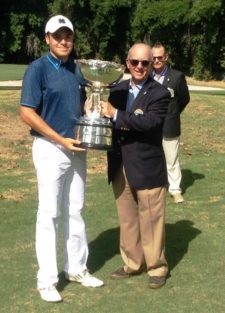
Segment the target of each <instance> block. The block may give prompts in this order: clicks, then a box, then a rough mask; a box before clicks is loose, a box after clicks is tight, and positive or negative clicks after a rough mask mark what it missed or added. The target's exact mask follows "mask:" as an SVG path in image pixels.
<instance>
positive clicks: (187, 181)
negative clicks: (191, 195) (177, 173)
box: [181, 169, 205, 193]
mask: <svg viewBox="0 0 225 313" xmlns="http://www.w3.org/2000/svg"><path fill="white" fill-rule="evenodd" d="M204 178H205V175H203V174H200V173H193V172H192V171H191V170H189V169H185V170H182V182H181V189H182V191H183V193H185V192H186V190H187V189H188V187H190V186H192V185H194V182H195V180H197V179H204Z"/></svg>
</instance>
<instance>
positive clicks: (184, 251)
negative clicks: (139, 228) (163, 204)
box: [0, 90, 225, 313]
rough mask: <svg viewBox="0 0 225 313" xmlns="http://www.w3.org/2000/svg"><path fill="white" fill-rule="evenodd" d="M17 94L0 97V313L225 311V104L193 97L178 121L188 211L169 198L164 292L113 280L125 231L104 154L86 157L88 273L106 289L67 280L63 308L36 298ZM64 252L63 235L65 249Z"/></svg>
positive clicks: (33, 202)
mask: <svg viewBox="0 0 225 313" xmlns="http://www.w3.org/2000/svg"><path fill="white" fill-rule="evenodd" d="M19 95H20V92H19V91H10V90H5V91H4V90H2V91H0V175H1V180H0V221H1V223H0V234H1V241H0V255H1V262H0V281H1V284H0V302H1V313H24V312H29V313H39V312H41V313H45V312H46V313H47V312H48V313H49V312H50V313H61V312H67V313H72V312H77V313H89V312H93V313H118V312H120V313H128V312H129V313H137V312H143V313H149V312H157V313H171V312H176V313H190V312H193V313H203V312H207V313H223V312H224V307H225V298H224V268H225V258H224V234H225V231H224V220H225V204H224V203H225V202H224V176H225V168H224V156H225V145H224V138H225V128H224V116H225V113H224V106H225V99H224V98H223V97H221V96H216V95H213V96H212V95H201V94H192V96H191V102H190V104H189V105H188V107H187V108H186V110H185V112H184V113H183V114H182V125H183V131H182V137H181V166H182V174H183V181H182V188H183V190H184V197H185V200H186V201H185V203H183V204H182V205H175V204H174V203H173V202H172V199H171V198H170V197H169V196H168V197H167V217H166V253H167V259H168V262H169V267H170V274H169V278H168V280H167V284H166V285H165V287H164V288H162V289H160V290H150V289H148V287H147V276H146V275H145V274H143V275H140V276H137V277H134V278H131V279H128V280H124V281H120V282H118V281H112V280H110V278H109V274H110V272H112V271H113V270H115V269H116V268H117V267H118V266H120V265H121V259H120V255H119V251H118V240H119V229H118V220H117V214H116V209H115V204H114V199H113V196H112V191H111V187H110V186H108V184H107V178H106V155H105V152H101V151H89V152H88V179H87V193H86V206H85V210H84V218H85V221H86V229H87V235H88V239H89V247H90V257H89V262H88V264H89V268H90V270H91V271H92V272H95V274H96V276H98V277H99V278H102V279H103V280H104V281H105V286H104V287H103V288H100V289H88V288H84V287H81V286H79V285H76V284H72V283H70V284H68V283H67V282H66V281H65V280H64V277H63V275H62V273H61V269H62V253H61V252H62V251H61V249H59V262H58V263H59V271H60V283H59V290H60V292H61V294H62V296H63V297H64V302H63V303H61V304H47V303H44V302H43V301H41V300H40V298H39V295H38V293H37V291H36V271H37V264H36V257H35V247H34V231H35V218H36V207H37V197H36V177H35V174H34V170H33V165H32V161H31V138H30V136H29V132H28V128H27V127H26V126H25V125H23V124H22V123H21V122H20V121H19V118H18V103H19ZM61 245H62V229H61V227H60V234H59V246H60V248H61Z"/></svg>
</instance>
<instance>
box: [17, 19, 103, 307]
mask: <svg viewBox="0 0 225 313" xmlns="http://www.w3.org/2000/svg"><path fill="white" fill-rule="evenodd" d="M45 40H46V43H47V45H49V50H50V51H49V53H48V54H47V55H45V56H43V57H41V58H40V59H38V60H36V61H34V62H33V63H32V64H31V65H30V66H29V67H28V70H27V71H26V73H25V76H24V80H23V87H22V95H21V107H20V115H21V118H22V120H23V121H24V122H25V123H26V124H28V125H29V126H30V127H31V134H32V135H33V136H34V141H33V150H32V152H33V162H34V166H35V169H36V173H37V181H38V200H39V203H38V212H37V222H36V254H37V260H38V265H39V270H38V275H37V287H38V290H39V292H40V295H41V298H42V299H43V300H45V301H47V302H59V301H62V297H61V295H60V294H59V293H58V291H57V289H56V285H57V282H58V268H57V230H58V222H59V216H60V214H61V211H63V214H64V247H63V256H64V260H63V270H64V272H65V277H66V279H68V280H69V281H74V282H77V283H80V284H82V285H84V286H87V287H100V286H102V285H103V282H102V281H101V280H99V279H97V278H95V277H93V276H92V275H90V273H89V272H88V270H87V267H86V262H87V258H88V245H87V239H86V233H85V224H84V221H83V218H82V216H81V212H82V208H83V205H84V191H85V179H86V153H85V151H84V150H83V149H80V148H78V147H76V146H75V144H79V143H80V142H78V141H76V140H74V128H75V125H76V121H77V120H78V119H79V117H80V116H81V112H82V107H81V90H80V84H81V82H82V79H83V78H82V75H81V73H80V71H79V68H78V67H77V66H76V65H75V63H74V60H73V59H72V58H71V57H70V55H71V52H72V50H73V25H72V23H71V22H70V20H69V19H68V18H66V17H65V16H62V15H57V16H54V17H52V18H50V20H49V21H48V22H47V24H46V27H45Z"/></svg>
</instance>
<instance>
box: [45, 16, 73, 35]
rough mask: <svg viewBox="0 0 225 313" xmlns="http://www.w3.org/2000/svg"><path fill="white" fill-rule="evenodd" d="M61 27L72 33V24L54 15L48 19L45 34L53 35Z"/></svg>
mask: <svg viewBox="0 0 225 313" xmlns="http://www.w3.org/2000/svg"><path fill="white" fill-rule="evenodd" d="M61 27H67V28H69V29H70V30H71V31H72V32H73V24H72V23H71V22H70V20H69V19H68V18H67V17H65V16H63V15H56V16H53V17H51V18H50V20H49V21H48V22H47V24H46V26H45V33H46V34H47V33H51V34H52V33H54V32H56V31H57V30H58V29H59V28H61Z"/></svg>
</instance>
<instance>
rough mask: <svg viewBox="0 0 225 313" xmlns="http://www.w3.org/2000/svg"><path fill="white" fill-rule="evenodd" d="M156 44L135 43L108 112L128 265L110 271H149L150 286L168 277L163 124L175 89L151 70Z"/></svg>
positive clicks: (111, 165) (111, 166) (122, 274)
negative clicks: (127, 73)
mask: <svg viewBox="0 0 225 313" xmlns="http://www.w3.org/2000/svg"><path fill="white" fill-rule="evenodd" d="M151 63H152V52H151V48H150V47H149V46H148V45H146V44H143V43H138V44H135V45H133V46H132V47H131V48H130V50H129V52H128V56H127V60H126V64H127V67H128V69H129V71H130V73H131V79H130V80H126V81H123V82H121V83H119V84H118V85H117V86H115V87H114V88H112V90H111V92H110V97H109V102H103V103H102V106H103V114H104V115H105V116H108V117H110V118H112V119H113V123H114V133H113V149H112V151H110V152H109V153H108V175H109V182H112V186H113V192H114V196H115V199H116V205H117V210H118V216H119V222H120V252H121V257H122V259H123V262H124V266H123V267H121V268H119V269H118V270H116V271H115V272H113V273H112V274H111V277H112V278H113V279H123V278H128V277H131V276H133V275H137V274H139V273H141V272H142V271H144V270H145V269H146V270H147V273H148V275H149V276H150V279H149V287H150V288H159V287H161V286H163V285H164V284H165V282H166V275H167V272H168V266H167V261H166V258H165V195H166V187H165V186H166V184H167V173H166V163H165V158H164V153H163V148H162V127H163V121H164V118H165V116H166V112H167V107H168V103H169V98H170V94H169V92H168V91H167V90H166V88H165V87H163V86H161V85H160V84H158V83H156V82H155V81H154V80H153V79H152V78H151V77H150V75H149V73H150V70H151Z"/></svg>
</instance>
